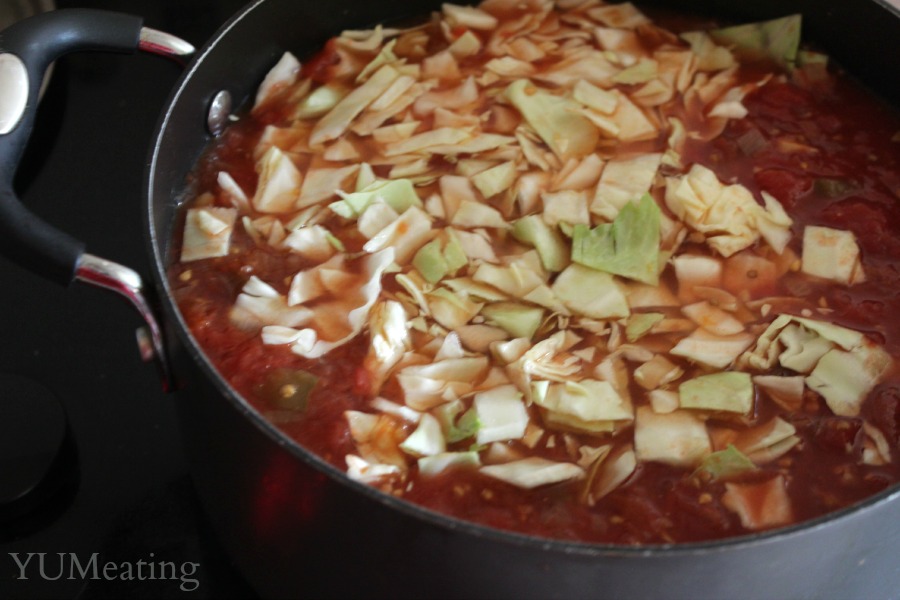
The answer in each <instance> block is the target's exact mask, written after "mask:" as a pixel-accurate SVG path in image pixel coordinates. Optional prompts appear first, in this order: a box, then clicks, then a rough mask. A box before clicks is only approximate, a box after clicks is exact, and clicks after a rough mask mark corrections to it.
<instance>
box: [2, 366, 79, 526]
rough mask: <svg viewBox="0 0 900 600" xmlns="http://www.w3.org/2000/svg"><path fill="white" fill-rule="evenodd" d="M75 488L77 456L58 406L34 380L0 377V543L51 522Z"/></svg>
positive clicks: (14, 376) (9, 376) (44, 388)
mask: <svg viewBox="0 0 900 600" xmlns="http://www.w3.org/2000/svg"><path fill="white" fill-rule="evenodd" d="M77 487H78V458H77V452H76V449H75V444H74V443H73V442H72V439H71V436H70V435H69V427H68V423H67V419H66V413H65V410H64V409H63V407H62V405H61V404H60V403H59V401H58V400H57V398H56V397H55V396H54V395H53V393H52V392H51V391H50V390H48V389H47V388H46V387H44V386H43V385H41V384H39V383H37V382H36V381H33V380H31V379H27V378H25V377H21V376H18V375H11V374H0V542H3V541H11V540H14V539H17V538H20V537H23V536H25V535H28V534H30V533H32V532H34V531H38V530H40V529H43V528H44V527H46V526H47V525H49V524H50V523H52V522H53V521H55V520H56V518H57V517H58V516H60V515H61V514H62V513H63V512H64V511H65V510H66V509H67V508H68V506H69V505H70V504H71V501H72V498H73V497H74V494H75V490H76V489H77Z"/></svg>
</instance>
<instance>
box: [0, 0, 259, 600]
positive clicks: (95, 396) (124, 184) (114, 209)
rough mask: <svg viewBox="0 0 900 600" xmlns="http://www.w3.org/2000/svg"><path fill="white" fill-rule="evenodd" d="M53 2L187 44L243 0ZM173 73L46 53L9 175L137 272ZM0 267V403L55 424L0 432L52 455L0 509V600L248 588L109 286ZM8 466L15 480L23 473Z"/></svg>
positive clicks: (52, 215)
mask: <svg viewBox="0 0 900 600" xmlns="http://www.w3.org/2000/svg"><path fill="white" fill-rule="evenodd" d="M56 4H57V6H58V7H59V8H69V7H87V8H104V9H110V10H117V11H121V12H128V13H132V14H138V15H142V16H144V17H145V22H144V23H145V25H146V26H149V27H153V28H156V29H160V30H163V31H167V32H170V33H173V34H175V35H178V36H180V37H183V38H184V39H186V40H188V41H189V42H191V43H193V44H195V45H196V46H198V47H199V46H200V45H202V43H203V42H204V41H205V40H206V39H208V38H209V37H211V36H212V34H213V33H214V32H215V30H216V29H217V28H218V27H219V26H220V25H221V24H222V23H223V22H225V21H226V20H227V19H228V17H230V16H231V15H232V14H233V13H235V12H236V11H238V10H239V9H240V8H241V6H242V5H243V4H244V0H57V3H56ZM179 74H180V68H179V67H178V66H177V65H176V64H174V63H172V62H169V61H166V60H163V59H160V58H156V57H152V56H143V55H134V56H120V55H107V54H81V55H77V56H71V57H67V58H65V59H62V60H60V61H59V62H58V63H57V65H56V68H55V71H54V73H53V76H52V79H51V82H50V86H49V88H48V89H47V92H46V95H45V97H44V101H43V103H42V106H41V110H40V116H39V123H38V129H37V130H36V132H35V137H34V139H33V143H32V145H31V148H30V149H29V152H28V155H27V159H26V163H25V164H24V165H23V168H22V169H21V170H20V173H19V177H18V180H19V186H18V191H19V193H20V195H21V197H22V199H23V201H24V202H25V203H26V205H28V206H29V207H30V208H31V209H32V210H34V211H35V212H36V213H38V214H39V215H41V216H42V217H44V218H45V219H46V220H48V221H49V222H51V223H53V224H55V225H57V226H59V227H60V228H63V229H65V230H66V231H68V232H69V233H71V234H72V235H74V236H75V237H76V238H78V239H81V240H82V241H84V242H85V243H86V244H87V249H88V252H90V253H92V254H94V255H98V256H101V257H104V258H108V259H110V260H114V261H116V262H120V263H122V264H125V265H128V266H130V267H132V268H134V269H136V270H137V271H138V272H140V273H142V274H144V275H146V276H148V277H149V273H150V266H149V264H150V263H149V259H148V258H147V256H146V253H145V243H144V238H143V235H144V234H143V226H142V223H141V214H142V197H141V194H142V185H143V176H144V169H145V165H146V162H147V154H148V148H149V142H150V138H151V135H152V133H153V130H154V127H155V124H156V122H157V119H158V118H159V116H160V114H161V112H162V110H163V107H164V104H165V101H166V98H167V97H168V95H169V93H170V91H171V89H172V87H173V86H174V83H175V81H176V79H177V78H178V76H179ZM0 274H2V277H3V288H4V292H3V293H2V294H0V341H2V344H0V383H3V382H6V383H8V382H10V381H12V382H14V383H15V385H2V386H0V402H5V403H7V404H9V405H11V403H12V401H13V400H14V399H18V400H19V401H22V396H23V395H24V396H28V398H29V400H28V402H32V400H31V397H32V396H34V397H36V398H37V397H40V400H41V402H49V403H51V405H52V403H53V402H54V398H55V400H56V401H58V403H59V405H61V406H62V408H63V409H64V411H65V416H66V418H67V421H68V432H67V433H66V434H65V435H62V433H60V435H59V439H55V438H53V439H45V438H42V439H41V440H37V439H36V437H37V436H35V435H33V434H31V433H30V432H28V431H23V430H19V431H13V432H6V433H7V435H11V436H18V437H19V438H23V439H24V440H25V442H28V443H31V444H35V445H37V444H41V445H42V446H41V447H43V448H45V447H47V446H48V445H52V444H57V446H58V448H57V446H54V448H57V450H58V453H59V456H57V459H58V460H56V462H55V463H54V464H53V465H52V469H50V467H47V469H48V471H47V472H50V470H55V471H54V472H52V473H50V475H49V476H48V480H52V481H50V483H49V484H47V485H44V488H45V489H43V491H42V492H41V493H39V494H32V496H31V497H26V502H24V505H23V503H21V502H20V503H18V504H17V505H16V506H15V511H13V512H12V513H10V512H9V511H6V512H0V598H83V599H92V598H126V597H127V598H169V597H173V598H182V597H184V598H229V597H233V598H238V597H240V598H243V597H248V596H252V591H251V590H250V589H249V588H248V586H247V585H246V584H245V583H244V582H243V581H242V580H241V579H240V576H239V575H238V574H237V573H236V572H235V569H234V568H233V567H232V566H231V563H230V562H229V560H228V558H227V557H226V556H225V555H224V553H223V551H222V550H221V549H220V548H219V546H218V544H217V541H216V539H215V535H214V534H213V533H212V531H211V530H210V529H209V528H208V526H207V524H206V522H205V520H204V517H203V515H202V513H201V511H200V508H199V505H198V501H197V499H196V497H195V495H194V491H193V488H192V484H191V481H190V477H189V474H188V471H187V465H186V462H185V458H184V456H183V454H182V449H181V445H180V441H179V434H178V426H177V422H176V418H175V404H174V403H175V402H176V401H177V398H175V397H171V396H167V395H166V394H164V393H163V392H162V391H161V386H160V382H159V380H158V378H157V375H156V372H155V370H154V368H153V366H151V365H147V364H144V363H142V362H141V361H140V358H139V354H138V350H137V347H136V343H135V329H136V328H137V327H138V326H139V325H140V322H139V320H138V318H137V316H136V315H135V313H134V312H133V311H132V310H131V308H130V307H129V306H127V305H126V303H125V302H123V301H121V300H118V299H116V298H115V297H113V296H112V295H110V294H107V293H104V292H100V291H97V290H94V289H88V288H87V287H85V286H80V285H73V286H72V287H70V288H69V289H63V288H60V287H58V286H55V285H54V284H51V283H48V282H46V281H43V280H42V279H40V278H38V277H36V276H33V275H31V274H30V273H27V272H25V271H24V270H22V269H21V268H19V267H18V266H16V265H13V264H11V263H9V262H7V261H5V260H4V259H2V258H0ZM11 397H13V398H11ZM48 398H49V400H48ZM51 410H52V409H51ZM54 414H55V413H54ZM2 419H3V414H0V420H2ZM9 422H10V421H9V420H7V423H9ZM8 429H9V428H8ZM59 431H60V432H62V431H63V430H62V429H60V430H59ZM0 435H3V432H2V428H0ZM47 435H50V434H47ZM13 458H20V457H13ZM11 462H12V458H10V457H9V456H5V457H0V473H5V474H6V475H9V473H11V472H12V471H11V469H13V465H12V464H11ZM16 462H17V465H21V464H24V463H23V462H22V461H20V460H17V461H16ZM27 464H29V465H33V466H34V469H37V470H38V471H40V470H41V469H42V468H44V467H46V465H44V463H42V462H41V461H40V460H32V461H31V462H29V463H27ZM14 474H18V475H21V477H19V478H18V479H17V480H16V481H17V482H18V483H19V484H21V482H22V481H23V479H22V477H25V475H27V474H25V475H23V474H21V473H18V472H17V473H14ZM6 475H4V476H0V484H2V483H3V482H5V481H7V480H8V479H9V478H8V477H7V479H3V477H5V476H6ZM44 483H45V484H46V483H47V482H44ZM9 485H11V484H9ZM24 487H25V488H27V487H28V486H27V485H24ZM2 500H3V498H0V502H2ZM11 515H12V516H11ZM110 565H111V566H110ZM105 569H106V570H105Z"/></svg>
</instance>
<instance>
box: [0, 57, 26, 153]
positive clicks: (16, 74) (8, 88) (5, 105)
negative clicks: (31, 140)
mask: <svg viewBox="0 0 900 600" xmlns="http://www.w3.org/2000/svg"><path fill="white" fill-rule="evenodd" d="M27 105H28V70H27V69H26V68H25V63H23V62H22V60H21V59H20V58H19V57H18V56H16V55H15V54H9V53H5V54H0V135H6V134H7V133H9V132H10V131H12V130H13V129H15V128H16V125H18V124H19V121H21V120H22V115H24V114H25V107H26V106H27Z"/></svg>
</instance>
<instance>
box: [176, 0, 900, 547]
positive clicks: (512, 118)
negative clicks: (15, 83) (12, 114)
mask: <svg viewBox="0 0 900 600" xmlns="http://www.w3.org/2000/svg"><path fill="white" fill-rule="evenodd" d="M660 23H664V24H666V25H668V26H669V29H664V28H663V27H662V26H661V25H660V24H657V23H655V22H653V21H651V20H650V19H649V18H648V17H647V16H645V14H643V13H642V12H641V11H640V10H639V9H638V8H635V7H634V6H632V5H631V4H616V5H613V4H604V3H601V2H598V1H595V0H588V1H584V2H581V1H571V0H570V1H565V2H558V3H553V2H548V1H544V0H527V1H525V2H522V1H520V0H516V1H511V0H488V1H487V2H485V3H483V4H482V5H480V7H478V8H472V7H460V6H454V5H444V7H443V11H442V12H441V13H438V14H435V15H433V16H432V18H431V19H430V20H428V21H427V22H426V23H424V24H422V25H420V26H417V27H414V28H411V29H402V30H398V29H391V28H387V27H384V28H382V27H378V28H376V29H374V30H370V31H353V32H344V33H343V34H342V35H340V36H339V37H337V38H334V39H332V40H331V41H330V42H329V43H328V44H327V45H326V47H325V48H324V49H323V50H322V51H321V52H320V53H319V54H317V55H316V56H314V57H311V58H309V59H307V60H304V61H303V62H302V64H301V63H300V62H299V61H297V59H296V58H294V57H293V56H291V55H290V54H286V55H285V56H284V58H282V60H281V61H280V62H279V63H278V64H277V65H276V66H275V67H274V68H273V70H272V71H271V73H270V74H269V75H268V76H267V77H266V80H265V81H264V82H263V84H262V85H261V87H260V89H259V93H258V95H257V97H256V101H255V105H254V106H253V108H252V110H248V111H247V113H245V114H242V115H241V116H240V118H239V119H238V120H237V121H236V122H235V123H234V124H233V126H232V127H231V128H230V129H229V130H228V131H227V132H226V133H225V134H224V135H223V136H222V137H221V138H220V139H219V140H218V141H217V142H216V143H215V145H214V146H213V147H212V148H211V149H210V151H209V152H208V153H207V154H206V155H205V156H204V158H203V160H202V162H201V164H200V165H199V166H198V167H197V170H196V173H195V181H194V182H193V186H194V188H193V189H195V191H196V194H195V196H196V197H195V198H194V199H193V200H191V202H190V203H189V204H188V206H187V207H186V210H185V212H184V225H183V228H182V229H181V231H182V233H183V240H181V244H180V246H178V248H179V250H180V257H176V258H177V259H178V260H177V261H176V262H175V263H174V264H173V265H172V266H171V271H170V275H171V281H172V284H173V287H174V290H175V295H176V299H177V301H178V304H179V306H180V308H181V310H182V312H183V314H184V317H185V319H186V321H187V323H188V324H189V326H190V328H191V331H192V333H193V335H194V336H195V338H196V339H197V340H198V342H199V343H200V345H201V346H202V347H203V348H204V349H205V351H206V353H207V354H208V356H209V357H210V359H211V360H212V362H213V363H214V364H215V365H216V366H217V368H218V369H219V370H220V372H221V373H222V375H223V376H224V377H225V378H226V379H227V380H228V381H229V382H230V383H231V384H232V385H233V386H234V388H235V389H237V390H238V391H239V392H240V393H241V394H243V395H244V396H245V397H246V398H247V399H248V400H249V401H250V402H251V403H252V404H254V405H255V406H256V407H257V408H258V409H259V411H260V412H261V413H262V414H264V415H265V416H266V417H267V418H269V419H270V420H271V421H272V422H274V423H276V424H277V425H278V426H279V427H281V428H282V429H283V430H284V432H285V433H286V434H287V435H289V436H291V437H293V438H294V439H296V440H298V441H299V442H300V443H301V444H302V445H304V446H305V447H307V448H309V449H310V450H311V451H313V452H315V453H317V454H318V455H320V456H321V457H322V458H323V459H325V460H326V461H328V462H330V463H332V464H333V465H335V466H336V467H338V468H340V469H343V470H346V472H347V473H348V475H349V476H350V477H352V478H355V479H358V480H361V481H364V482H366V483H368V484H370V485H373V486H376V487H378V488H380V489H382V490H384V491H385V492H387V493H390V494H394V495H397V496H401V497H403V498H405V499H407V500H410V501H412V502H415V503H418V504H421V505H424V506H427V507H430V508H433V509H435V510H437V511H440V512H444V513H447V514H450V515H453V516H456V517H460V518H462V519H467V520H471V521H475V522H478V523H483V524H486V525H489V526H493V527H497V528H501V529H507V530H513V531H518V532H523V533H527V534H532V535H538V536H546V537H553V538H561V539H569V540H583V541H591V542H611V543H621V544H649V543H669V542H686V541H698V540H709V539H716V538H722V537H728V536H736V535H742V534H746V533H750V532H754V531H759V530H766V529H771V528H774V527H779V526H784V525H788V524H791V523H795V522H799V521H803V520H806V519H810V518H813V517H816V516H820V515H823V514H826V513H828V512H830V511H833V510H836V509H839V508H842V507H846V506H849V505H852V504H853V503H855V502H857V501H859V500H861V499H863V498H865V497H867V496H869V495H871V494H873V493H876V492H878V491H881V490H884V489H885V488H887V487H889V486H891V485H894V484H896V482H897V481H898V479H900V469H898V467H897V462H898V458H900V454H898V443H900V388H898V373H897V367H896V362H897V361H896V357H897V356H898V354H900V319H898V317H897V316H896V315H898V314H900V296H898V295H897V292H896V290H897V289H900V271H898V265H900V262H898V261H900V214H898V212H900V210H898V205H897V196H898V194H900V175H898V173H900V170H898V164H897V163H898V157H900V152H898V141H900V137H898V136H900V133H898V132H900V122H898V119H897V117H896V115H895V114H894V113H893V112H892V111H890V110H888V108H887V107H885V106H883V105H882V104H881V103H880V102H879V101H877V100H876V99H874V98H872V97H871V96H869V95H868V94H867V93H866V92H865V91H864V90H862V89H860V88H859V87H858V86H857V85H856V84H855V83H854V82H853V81H852V80H850V79H849V78H848V77H846V76H845V75H844V74H842V73H841V72H840V70H839V68H838V67H836V66H835V65H832V64H830V63H829V61H828V58H827V57H826V56H824V55H822V54H819V53H816V52H813V51H809V50H804V49H801V48H799V31H800V18H799V17H796V16H788V17H785V18H783V19H779V20H777V21H772V22H767V23H761V24H751V25H745V26H738V27H727V28H716V27H714V26H712V25H710V24H709V23H707V22H701V21H699V20H697V19H685V18H674V17H672V16H667V17H666V18H665V19H663V20H661V21H660Z"/></svg>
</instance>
